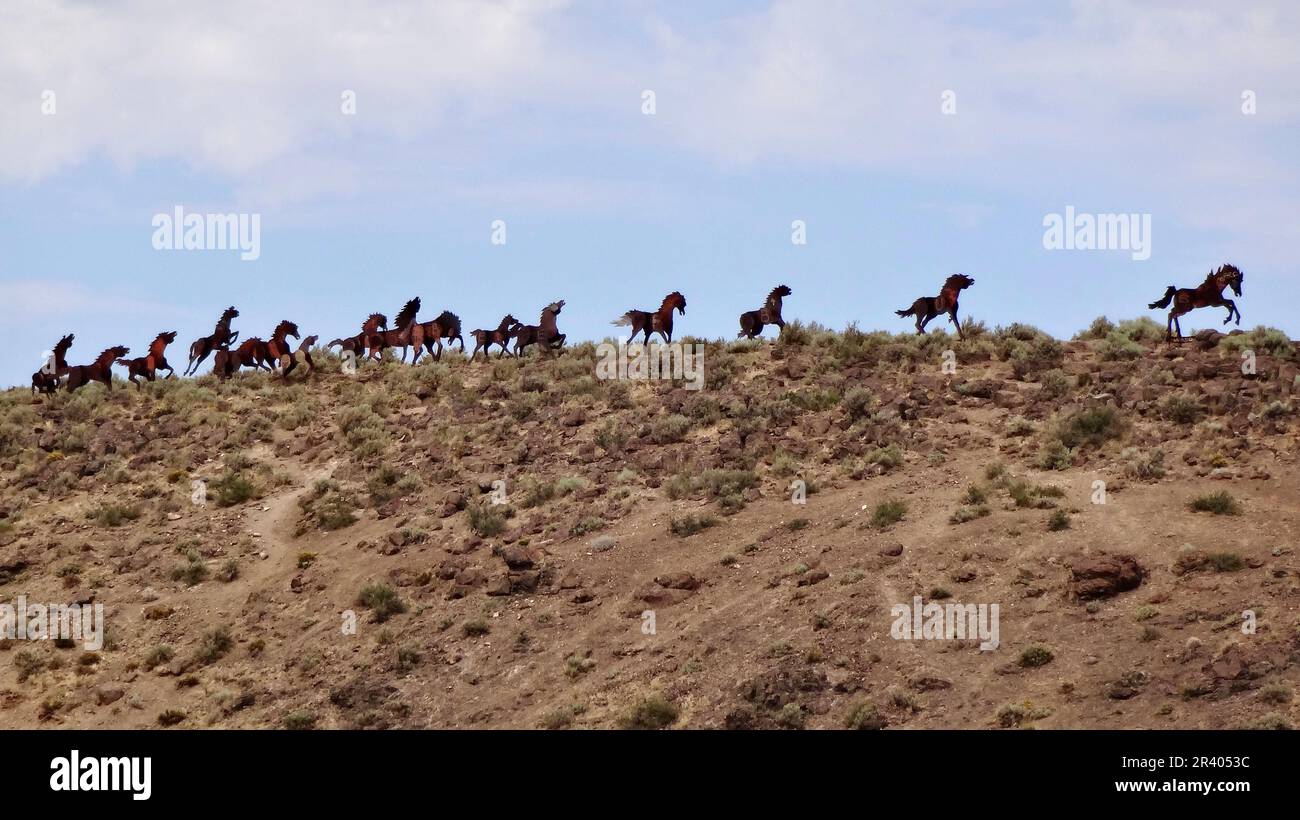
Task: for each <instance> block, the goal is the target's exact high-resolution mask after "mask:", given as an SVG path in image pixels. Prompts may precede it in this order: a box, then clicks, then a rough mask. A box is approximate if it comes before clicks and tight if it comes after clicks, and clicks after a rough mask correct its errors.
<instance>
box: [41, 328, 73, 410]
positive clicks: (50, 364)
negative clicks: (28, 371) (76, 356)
mask: <svg viewBox="0 0 1300 820" xmlns="http://www.w3.org/2000/svg"><path fill="white" fill-rule="evenodd" d="M74 338H76V337H75V335H74V334H72V333H69V334H68V335H67V336H64V337H63V338H62V339H59V343H58V344H56V345H55V346H54V351H53V355H52V356H51V357H50V359H49V361H47V362H46V363H45V365H44V366H42V367H41V369H40V370H37V371H36V372H35V373H33V374H32V394H33V395H35V394H36V391H38V390H39V391H40V392H42V393H53V392H54V391H55V390H58V389H59V379H62V378H63V377H64V376H66V375H68V360H67V358H66V356H67V355H68V348H70V347H72V340H73V339H74Z"/></svg>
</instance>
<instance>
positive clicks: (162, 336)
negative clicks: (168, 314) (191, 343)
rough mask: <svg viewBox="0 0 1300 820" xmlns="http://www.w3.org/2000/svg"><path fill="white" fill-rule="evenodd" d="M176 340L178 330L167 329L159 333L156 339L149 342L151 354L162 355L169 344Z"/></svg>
mask: <svg viewBox="0 0 1300 820" xmlns="http://www.w3.org/2000/svg"><path fill="white" fill-rule="evenodd" d="M174 341H176V331H174V330H167V331H163V332H162V333H159V334H158V335H157V336H155V337H154V340H153V341H152V342H150V343H149V354H150V355H152V356H161V355H162V352H163V351H164V350H166V349H167V345H169V344H171V343H172V342H174Z"/></svg>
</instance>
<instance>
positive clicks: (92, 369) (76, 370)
mask: <svg viewBox="0 0 1300 820" xmlns="http://www.w3.org/2000/svg"><path fill="white" fill-rule="evenodd" d="M130 352H131V348H129V347H125V346H123V345H118V346H117V347H110V348H108V349H107V350H105V351H104V352H103V353H100V354H99V356H98V357H96V358H95V361H94V362H92V363H91V364H79V365H76V366H74V367H69V368H68V392H69V393H71V392H72V391H74V390H76V389H77V388H78V387H81V386H82V385H84V384H88V383H90V382H99V383H101V384H103V385H104V386H105V387H107V388H108V389H109V390H112V389H113V362H115V361H117V360H118V359H120V358H122V357H123V356H125V355H126V354H128V353H130Z"/></svg>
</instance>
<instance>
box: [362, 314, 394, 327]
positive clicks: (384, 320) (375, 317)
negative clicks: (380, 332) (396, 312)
mask: <svg viewBox="0 0 1300 820" xmlns="http://www.w3.org/2000/svg"><path fill="white" fill-rule="evenodd" d="M371 322H374V323H375V326H376V327H378V326H379V325H386V324H388V317H387V316H385V315H384V314H382V313H372V314H370V315H369V316H367V317H366V320H365V321H364V322H362V323H361V329H362V330H365V329H366V325H368V324H370V323H371Z"/></svg>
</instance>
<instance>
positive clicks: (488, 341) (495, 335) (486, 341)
mask: <svg viewBox="0 0 1300 820" xmlns="http://www.w3.org/2000/svg"><path fill="white" fill-rule="evenodd" d="M521 327H523V325H522V324H520V322H519V320H518V319H516V318H515V317H513V316H511V315H510V314H509V313H507V314H506V315H505V316H504V317H503V318H502V319H501V324H499V325H497V329H496V330H482V329H479V330H472V331H470V335H471V336H473V337H474V352H473V353H470V354H469V358H470V360H471V361H473V359H474V357H475V356H477V355H478V352H479V351H480V350H482V351H483V358H485V359H486V358H489V354H491V353H492V345H501V352H500V353H498V354H497V358H498V359H499V358H501V357H502V356H503V355H510V356H514V355H515V354H513V353H511V352H510V347H509V345H510V339H511V338H513V337H514V335H515V333H516V332H517V331H518V330H519V328H521Z"/></svg>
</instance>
